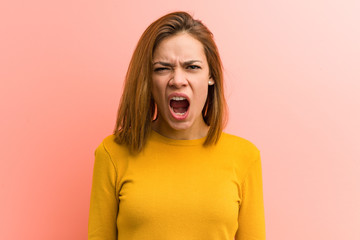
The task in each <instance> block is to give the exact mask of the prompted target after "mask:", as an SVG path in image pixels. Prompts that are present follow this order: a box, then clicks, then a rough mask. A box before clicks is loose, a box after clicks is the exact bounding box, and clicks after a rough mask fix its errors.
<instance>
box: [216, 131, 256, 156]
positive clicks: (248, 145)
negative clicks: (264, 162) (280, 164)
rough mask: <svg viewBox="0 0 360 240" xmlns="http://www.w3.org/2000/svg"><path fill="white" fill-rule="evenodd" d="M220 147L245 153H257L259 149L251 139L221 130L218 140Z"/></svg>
mask: <svg viewBox="0 0 360 240" xmlns="http://www.w3.org/2000/svg"><path fill="white" fill-rule="evenodd" d="M219 144H220V145H221V146H222V147H225V148H228V149H229V150H232V151H235V152H239V153H242V154H246V155H252V154H258V153H259V152H260V151H259V149H258V148H257V147H256V146H255V144H254V143H252V142H251V141H249V140H247V139H245V138H242V137H239V136H236V135H233V134H229V133H225V132H223V133H222V135H221V138H220V141H219Z"/></svg>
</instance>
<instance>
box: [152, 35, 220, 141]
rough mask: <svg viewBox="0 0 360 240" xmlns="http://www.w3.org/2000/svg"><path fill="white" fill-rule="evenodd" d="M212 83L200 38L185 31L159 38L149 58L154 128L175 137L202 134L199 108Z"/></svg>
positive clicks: (194, 136) (189, 137) (204, 133)
mask: <svg viewBox="0 0 360 240" xmlns="http://www.w3.org/2000/svg"><path fill="white" fill-rule="evenodd" d="M212 84H214V81H213V79H211V78H210V73H209V66H208V62H207V60H206V55H205V52H204V48H203V45H202V43H201V42H200V41H198V40H196V39H195V38H193V37H192V36H191V35H189V34H187V33H179V34H176V35H174V36H171V37H168V38H165V39H164V40H162V41H161V42H160V44H159V45H158V46H157V48H156V49H155V51H154V58H153V73H152V96H153V98H154V100H155V103H156V104H157V109H158V113H159V115H158V119H157V120H156V121H155V123H154V128H155V130H157V131H158V132H159V133H161V134H163V135H164V136H167V137H170V138H175V139H196V138H201V137H204V136H206V133H207V129H208V126H207V125H206V124H205V122H204V120H203V117H202V110H203V108H204V104H205V101H206V98H207V94H208V86H209V85H212Z"/></svg>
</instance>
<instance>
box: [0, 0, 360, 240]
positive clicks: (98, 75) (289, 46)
mask: <svg viewBox="0 0 360 240" xmlns="http://www.w3.org/2000/svg"><path fill="white" fill-rule="evenodd" d="M128 2H129V3H124V2H123V1H109V0H104V1H93V0H86V1H85V0H81V1H80V0H78V1H70V0H63V1H45V0H42V1H41V0H33V1H19V0H11V1H2V3H1V4H0V32H1V38H0V41H1V44H0V79H1V87H0V112H1V118H0V121H1V122H0V123H1V124H0V131H1V132H0V133H1V134H0V146H1V157H0V188H1V189H0V239H53V240H58V239H59V240H60V239H74V240H75V239H86V236H87V220H88V209H89V197H90V188H91V177H92V167H93V161H94V150H95V148H96V147H97V146H98V144H100V142H101V141H102V139H103V138H104V137H106V136H107V135H109V134H111V131H112V129H113V127H114V124H115V116H116V110H117V106H118V102H119V98H120V94H121V88H122V80H123V79H124V75H125V71H126V69H127V66H128V62H129V60H130V57H131V54H132V52H133V50H134V47H135V44H136V42H137V40H138V39H139V37H140V34H141V33H142V32H143V31H144V30H145V28H146V27H147V26H148V25H149V24H150V23H151V22H152V21H154V20H155V19H157V18H158V17H160V16H162V15H163V14H165V13H168V12H170V11H173V10H186V11H190V12H191V13H193V14H194V16H195V18H200V19H202V20H203V21H204V23H205V24H206V25H207V26H208V27H209V28H210V29H211V30H212V32H213V33H214V35H215V39H216V42H217V44H218V47H219V49H220V53H221V56H222V59H223V62H224V66H225V79H226V96H227V99H228V103H229V108H230V121H229V124H228V126H227V128H226V131H227V132H230V133H234V134H237V135H239V136H242V137H244V138H247V139H249V140H251V141H252V142H253V143H255V144H256V145H257V146H258V148H259V149H260V150H261V154H262V162H263V178H264V198H265V215H266V231H267V239H270V240H272V239H274V240H283V239H284V240H285V239H286V240H288V239H292V240H297V239H299V240H300V239H301V240H303V239H327V240H332V239H334V240H335V239H347V240H357V239H360V233H359V226H360V207H359V203H360V186H359V183H360V163H359V160H360V150H359V149H360V148H359V142H360V141H359V136H360V131H359V129H360V127H359V122H360V113H359V108H360V98H359V91H360V70H359V69H360V66H359V63H360V27H359V23H360V14H359V12H360V3H359V1H356V0H353V1H351V0H347V1H341V0H327V1H325V0H318V1H310V0H305V1H300V0H296V1H286V0H274V1H250V0H248V1H236V0H222V1H213V2H210V1H205V0H203V1H193V0H183V1H178V3H170V2H169V1H165V0H161V1H145V0H142V1H139V0H133V1H128Z"/></svg>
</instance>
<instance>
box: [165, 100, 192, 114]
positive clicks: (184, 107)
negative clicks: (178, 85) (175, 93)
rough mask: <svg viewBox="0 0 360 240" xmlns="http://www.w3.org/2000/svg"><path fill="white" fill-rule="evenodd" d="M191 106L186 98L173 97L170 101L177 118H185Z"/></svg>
mask: <svg viewBox="0 0 360 240" xmlns="http://www.w3.org/2000/svg"><path fill="white" fill-rule="evenodd" d="M189 106H190V103H189V101H188V100H187V99H186V98H184V97H172V98H171V99H170V108H171V110H172V111H173V113H174V114H175V115H176V116H184V115H185V114H186V113H187V111H188V109H189Z"/></svg>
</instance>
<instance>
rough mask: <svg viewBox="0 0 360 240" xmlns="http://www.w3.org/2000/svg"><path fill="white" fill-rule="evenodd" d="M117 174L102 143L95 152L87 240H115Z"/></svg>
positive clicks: (117, 203) (117, 201)
mask: <svg viewBox="0 0 360 240" xmlns="http://www.w3.org/2000/svg"><path fill="white" fill-rule="evenodd" d="M116 177H117V172H116V168H115V165H114V163H113V162H112V160H111V157H110V155H109V153H108V152H107V151H106V149H105V146H104V144H103V143H102V144H101V145H100V146H99V147H98V148H97V149H96V151H95V164H94V170H93V180H92V189H91V197H90V212H89V228H88V239H89V240H116V239H117V227H116V218H117V213H118V206H119V200H118V198H117V196H116Z"/></svg>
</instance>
